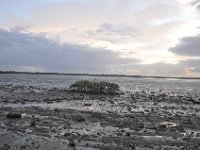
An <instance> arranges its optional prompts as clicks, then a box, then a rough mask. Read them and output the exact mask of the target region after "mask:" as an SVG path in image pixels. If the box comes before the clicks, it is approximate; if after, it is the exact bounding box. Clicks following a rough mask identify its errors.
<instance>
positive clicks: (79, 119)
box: [72, 114, 85, 122]
mask: <svg viewBox="0 0 200 150" xmlns="http://www.w3.org/2000/svg"><path fill="white" fill-rule="evenodd" d="M72 120H74V121H77V122H84V121H85V117H84V116H82V115H81V114H75V115H72Z"/></svg>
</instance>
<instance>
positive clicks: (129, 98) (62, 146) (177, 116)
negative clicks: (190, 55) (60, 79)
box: [0, 85, 200, 150]
mask: <svg viewBox="0 0 200 150" xmlns="http://www.w3.org/2000/svg"><path fill="white" fill-rule="evenodd" d="M32 88H33V87H30V88H29V90H27V89H26V90H23V86H21V87H20V86H13V85H7V86H2V87H1V92H0V98H1V103H0V106H1V109H0V139H1V140H0V149H1V150H22V149H25V150H46V149H48V150H55V149H58V150H66V149H69V150H70V149H76V150H123V149H124V150H129V149H130V150H132V149H137V150H143V149H147V150H153V149H157V150H167V149H170V150H183V149H192V150H198V149H200V126H199V125H200V100H199V99H198V98H196V97H195V98H194V97H192V96H189V95H178V94H170V93H166V92H162V91H160V92H153V91H151V92H146V91H136V92H126V93H123V94H119V95H92V94H86V93H77V92H72V91H69V90H64V89H57V88H53V89H49V90H48V89H44V90H39V91H37V90H32ZM8 114H12V115H11V116H12V117H9V116H8ZM14 114H17V116H18V117H16V118H15V117H13V115H14ZM19 114H20V115H21V117H19Z"/></svg>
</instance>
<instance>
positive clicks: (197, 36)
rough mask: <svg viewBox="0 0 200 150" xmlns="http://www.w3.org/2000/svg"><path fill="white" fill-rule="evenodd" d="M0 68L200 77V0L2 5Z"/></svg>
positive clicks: (30, 0) (34, 0)
mask: <svg viewBox="0 0 200 150" xmlns="http://www.w3.org/2000/svg"><path fill="white" fill-rule="evenodd" d="M0 70H15V71H31V72H63V73H99V74H101V73H104V74H127V75H148V76H152V75H153V76H181V77H200V0H167V1H163V0H42V1H41V0H18V1H14V0H0Z"/></svg>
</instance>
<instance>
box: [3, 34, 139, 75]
mask: <svg viewBox="0 0 200 150" xmlns="http://www.w3.org/2000/svg"><path fill="white" fill-rule="evenodd" d="M139 62H140V60H139V59H126V58H122V57H121V56H120V53H117V52H113V51H110V50H106V49H101V48H91V47H87V46H79V45H72V44H61V43H59V42H58V41H55V40H51V39H49V38H47V37H45V35H44V34H42V33H40V34H31V33H25V32H19V31H18V30H10V31H6V30H0V64H1V67H2V68H4V69H5V68H6V66H7V68H9V67H10V68H14V67H13V66H15V67H16V68H20V69H19V70H22V69H24V70H27V68H28V67H29V68H30V69H29V70H35V71H37V68H38V70H39V71H41V70H44V71H58V72H89V73H103V72H105V73H106V72H109V71H110V70H111V68H115V67H119V66H123V65H126V64H133V63H139Z"/></svg>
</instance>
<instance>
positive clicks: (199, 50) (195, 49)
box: [169, 35, 200, 57]
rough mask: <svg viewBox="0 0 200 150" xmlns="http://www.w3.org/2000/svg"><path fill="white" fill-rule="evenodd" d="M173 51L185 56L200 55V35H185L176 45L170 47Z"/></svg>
mask: <svg viewBox="0 0 200 150" xmlns="http://www.w3.org/2000/svg"><path fill="white" fill-rule="evenodd" d="M169 50H170V51H171V52H173V53H175V54H178V55H183V56H194V57H195V56H197V57H199V56H200V35H197V36H192V37H185V38H183V39H181V41H180V43H179V44H178V45H176V46H175V47H172V48H170V49H169Z"/></svg>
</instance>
